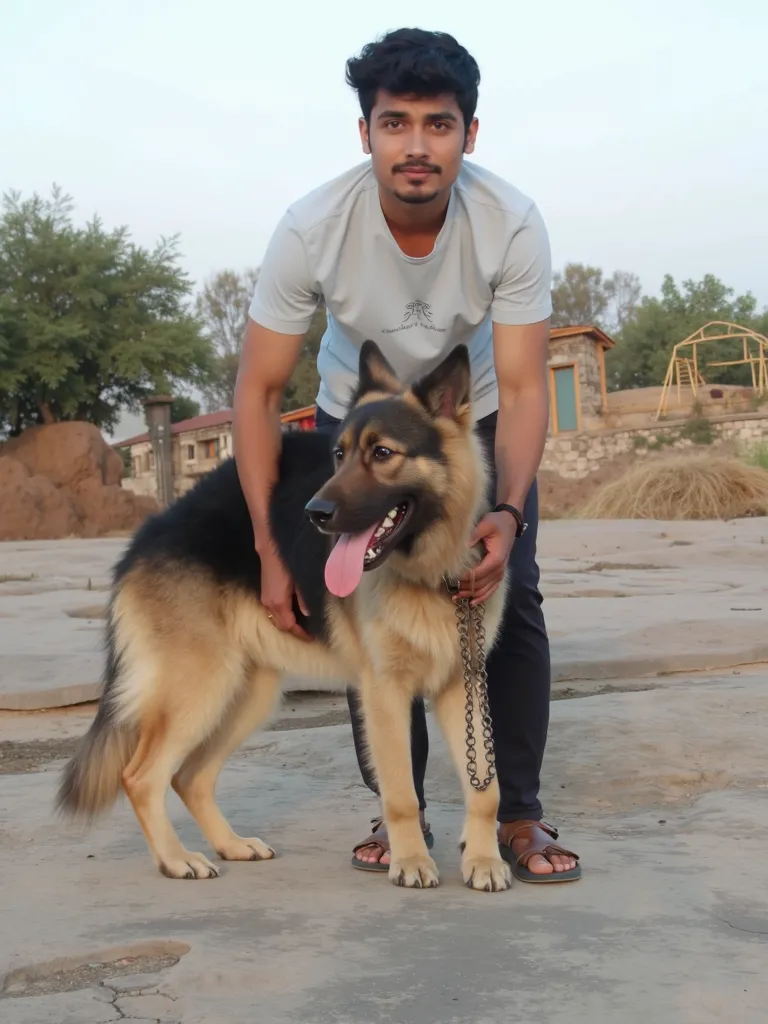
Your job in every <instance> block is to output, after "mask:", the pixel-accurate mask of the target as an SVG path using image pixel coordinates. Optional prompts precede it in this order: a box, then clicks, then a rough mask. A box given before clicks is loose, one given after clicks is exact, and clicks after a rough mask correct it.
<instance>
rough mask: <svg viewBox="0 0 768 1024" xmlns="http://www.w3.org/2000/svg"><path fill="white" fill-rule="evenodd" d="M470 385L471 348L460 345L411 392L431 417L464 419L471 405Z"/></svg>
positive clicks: (415, 385) (414, 386)
mask: <svg viewBox="0 0 768 1024" xmlns="http://www.w3.org/2000/svg"><path fill="white" fill-rule="evenodd" d="M471 384H472V375H471V372H470V368H469V350H468V349H467V346H466V345H457V346H456V348H454V349H453V351H452V352H450V353H449V354H448V355H447V356H446V357H445V359H444V360H443V361H442V363H440V365H439V366H436V367H435V369H434V370H432V372H431V373H428V374H427V375H426V377H422V379H421V380H420V381H418V382H417V383H416V384H414V385H413V388H412V391H413V393H414V395H415V396H416V398H418V400H419V401H420V402H421V404H422V405H423V406H424V408H425V409H426V410H427V412H428V413H429V414H430V415H431V416H434V417H439V416H444V417H447V418H448V419H452V420H459V421H463V420H464V419H465V418H466V416H467V413H468V412H469V408H470V388H471Z"/></svg>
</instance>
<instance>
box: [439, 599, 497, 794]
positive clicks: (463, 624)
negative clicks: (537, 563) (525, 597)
mask: <svg viewBox="0 0 768 1024" xmlns="http://www.w3.org/2000/svg"><path fill="white" fill-rule="evenodd" d="M445 582H446V585H447V586H448V589H449V590H452V592H454V593H455V592H456V589H458V586H457V584H458V581H453V580H448V579H446V581H445ZM454 588H455V589H454ZM484 617H485V605H484V604H483V603H482V602H480V604H477V605H475V607H474V608H473V607H471V605H470V603H469V600H468V599H467V598H462V599H461V600H460V601H457V602H456V619H457V622H458V632H459V647H460V650H461V661H462V666H463V669H464V692H465V694H466V702H465V704H464V718H465V721H466V725H467V732H466V736H467V773H468V774H469V781H470V784H471V785H472V787H473V788H474V789H477V790H480V791H481V792H482V790H484V789H487V788H488V786H489V785H490V784H491V782H492V780H493V779H494V778H495V776H496V758H495V752H494V746H493V723H492V721H491V712H490V705H489V703H488V677H487V674H486V670H485V625H484V623H483V619H484ZM473 648H474V654H475V658H474V663H473V659H472V651H473ZM475 697H477V707H478V710H479V712H480V720H481V722H482V730H483V747H484V749H485V761H486V764H487V766H488V770H487V772H486V775H485V778H484V779H483V781H482V782H481V781H480V778H479V777H478V774H477V740H476V738H475V721H474V710H475V709H474V705H475Z"/></svg>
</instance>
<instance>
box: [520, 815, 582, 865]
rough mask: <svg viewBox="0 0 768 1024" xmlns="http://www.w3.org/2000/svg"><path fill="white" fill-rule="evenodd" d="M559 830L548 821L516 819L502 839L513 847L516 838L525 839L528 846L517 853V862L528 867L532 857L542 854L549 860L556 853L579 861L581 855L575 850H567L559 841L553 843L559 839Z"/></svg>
mask: <svg viewBox="0 0 768 1024" xmlns="http://www.w3.org/2000/svg"><path fill="white" fill-rule="evenodd" d="M558 838H559V832H558V831H557V829H556V828H555V827H554V825H550V824H549V823H548V822H546V821H532V820H531V821H529V820H522V821H516V822H515V823H514V827H513V829H512V831H511V832H510V833H509V834H508V835H507V836H505V838H504V839H503V840H502V843H503V845H504V846H508V847H509V848H510V849H512V843H513V842H514V840H515V839H522V840H524V841H525V843H526V844H527V845H526V848H525V849H524V850H523V851H522V852H521V853H519V854H517V855H516V862H517V864H518V865H519V866H520V867H527V866H528V862H529V861H530V859H531V857H534V856H536V854H540V855H541V856H542V857H545V858H546V859H547V860H550V859H551V857H552V856H553V855H555V854H560V855H561V856H563V857H573V858H574V860H576V861H578V859H579V855H578V854H577V853H574V852H573V850H567V849H566V848H565V847H564V846H561V845H560V844H559V843H553V842H551V840H553V839H558Z"/></svg>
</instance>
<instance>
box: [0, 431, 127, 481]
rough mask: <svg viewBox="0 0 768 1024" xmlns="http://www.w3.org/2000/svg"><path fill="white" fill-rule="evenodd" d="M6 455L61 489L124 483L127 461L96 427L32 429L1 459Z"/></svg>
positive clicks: (8, 446)
mask: <svg viewBox="0 0 768 1024" xmlns="http://www.w3.org/2000/svg"><path fill="white" fill-rule="evenodd" d="M5 455H10V456H12V457H13V458H14V459H18V461H19V462H23V463H24V465H25V466H26V467H27V468H28V469H29V471H30V473H31V474H32V475H33V476H36V475H40V476H45V477H48V479H49V480H51V481H52V482H53V483H54V484H56V485H57V487H77V486H78V485H79V484H81V483H82V482H83V481H85V480H98V481H99V482H100V483H102V484H107V485H110V484H119V483H120V481H121V480H122V479H123V460H122V459H121V458H120V456H119V455H118V454H117V452H115V451H113V450H112V449H111V448H110V447H109V445H108V444H107V443H106V442H105V440H104V438H103V437H102V435H101V431H100V430H99V428H98V427H95V426H94V425H93V424H92V423H82V422H79V421H75V422H72V423H53V424H51V425H50V426H45V427H30V428H29V429H28V430H25V431H24V433H23V434H22V435H21V436H20V437H15V438H13V439H12V440H10V441H8V442H6V444H4V445H3V446H2V448H0V456H5Z"/></svg>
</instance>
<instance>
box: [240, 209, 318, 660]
mask: <svg viewBox="0 0 768 1024" xmlns="http://www.w3.org/2000/svg"><path fill="white" fill-rule="evenodd" d="M319 299H320V296H319V295H318V294H316V292H315V290H314V287H313V281H312V273H311V269H310V266H309V260H308V257H307V252H306V248H305V245H304V241H303V238H302V236H301V232H300V231H299V230H298V227H297V225H296V223H295V222H294V219H293V217H292V215H291V214H290V212H289V213H286V214H285V216H284V217H283V218H282V220H281V221H280V223H279V224H278V226H277V228H276V230H275V233H274V234H273V236H272V238H271V240H270V242H269V245H268V246H267V252H266V254H265V257H264V262H263V263H262V266H261V270H260V273H259V280H258V282H257V285H256V290H255V292H254V295H253V300H252V302H251V306H250V316H249V319H248V326H247V328H246V334H245V339H244V341H243V348H242V352H241V354H240V365H239V367H238V373H237V383H236V386H235V399H234V427H233V440H234V448H235V456H236V459H237V473H238V476H239V478H240V484H241V486H242V488H243V494H244V495H245V500H246V502H247V504H248V510H249V512H250V514H251V522H252V523H253V538H254V544H255V546H256V550H257V551H258V553H259V557H260V559H261V603H262V604H263V605H264V607H265V608H267V610H268V612H269V617H270V620H271V621H272V623H273V625H275V626H276V627H277V628H278V629H281V630H285V631H286V632H290V633H293V634H294V635H295V636H298V637H301V638H302V639H305V640H307V639H309V637H308V636H307V634H306V633H305V631H304V630H303V629H302V628H301V626H299V624H298V623H297V621H296V616H295V614H294V611H293V596H294V593H295V594H296V597H297V598H298V601H299V606H300V607H301V609H302V611H303V612H304V614H305V615H306V614H307V609H306V607H305V606H304V603H303V600H302V598H301V595H300V594H299V593H298V592H297V591H296V588H295V586H294V583H293V580H292V579H291V577H290V574H289V572H288V570H287V569H286V567H285V565H284V563H283V561H282V559H281V558H280V557H279V555H278V553H277V551H276V549H275V545H274V541H273V539H272V536H271V532H270V528H269V502H270V495H271V493H272V489H273V487H274V485H275V481H276V479H277V472H278V463H279V459H280V449H281V447H282V433H281V429H280V406H281V404H282V398H283V391H284V389H285V385H286V384H287V383H288V379H289V378H290V376H291V374H292V373H293V371H294V369H295V367H296V364H297V362H298V361H299V356H300V354H301V348H302V345H303V343H304V336H305V335H306V332H307V331H308V330H309V326H310V324H311V322H312V316H313V314H314V312H315V310H316V309H317V305H318V302H319Z"/></svg>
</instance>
